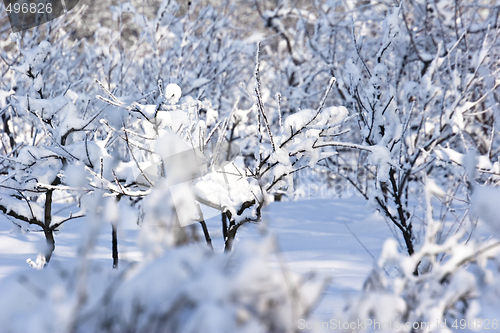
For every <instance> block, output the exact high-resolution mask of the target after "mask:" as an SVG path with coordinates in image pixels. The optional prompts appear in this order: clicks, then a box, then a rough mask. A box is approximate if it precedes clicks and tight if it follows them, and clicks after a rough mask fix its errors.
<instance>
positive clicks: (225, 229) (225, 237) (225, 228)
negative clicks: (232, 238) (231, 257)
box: [221, 212, 227, 242]
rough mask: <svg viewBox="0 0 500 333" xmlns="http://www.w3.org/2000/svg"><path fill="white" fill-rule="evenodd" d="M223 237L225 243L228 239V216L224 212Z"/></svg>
mask: <svg viewBox="0 0 500 333" xmlns="http://www.w3.org/2000/svg"><path fill="white" fill-rule="evenodd" d="M221 216H222V236H223V237H224V242H225V241H226V239H227V215H226V213H225V212H222V214H221Z"/></svg>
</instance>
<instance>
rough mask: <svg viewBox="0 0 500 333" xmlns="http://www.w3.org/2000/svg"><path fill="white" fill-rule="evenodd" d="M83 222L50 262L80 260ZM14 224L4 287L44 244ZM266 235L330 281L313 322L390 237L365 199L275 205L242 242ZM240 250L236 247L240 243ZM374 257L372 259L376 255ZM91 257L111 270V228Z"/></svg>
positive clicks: (293, 260) (1, 223)
mask: <svg viewBox="0 0 500 333" xmlns="http://www.w3.org/2000/svg"><path fill="white" fill-rule="evenodd" d="M83 222H84V221H83V220H74V221H70V222H69V223H67V224H66V225H65V227H64V229H63V230H61V232H60V233H59V234H58V235H57V236H56V250H55V252H54V254H53V257H52V261H51V264H54V265H58V264H63V263H64V262H65V261H69V260H72V259H73V258H75V257H76V251H77V244H78V243H79V242H78V239H79V235H80V234H81V233H80V231H79V230H80V227H81V225H82V223H83ZM207 224H208V226H209V229H210V233H211V236H212V238H213V243H214V247H215V250H216V251H222V246H223V242H222V232H221V227H220V217H217V218H213V219H210V220H208V221H207ZM12 226H13V225H12V223H11V222H10V221H8V220H7V219H6V218H5V217H4V216H2V217H0V283H1V279H2V278H3V277H5V276H6V275H8V274H10V273H12V272H14V271H15V270H16V269H18V268H25V267H26V266H27V263H26V260H27V259H28V258H31V259H32V260H35V259H36V257H37V254H38V252H39V249H40V248H41V247H42V246H43V244H44V238H43V234H42V233H33V232H32V233H28V234H24V235H23V234H20V233H16V232H13V230H15V228H12ZM135 232H136V227H135V226H134V224H133V222H132V221H131V223H129V224H128V225H127V226H123V227H122V229H121V236H120V238H119V251H120V259H121V260H127V259H128V260H134V259H137V258H139V256H140V251H139V250H138V248H137V247H136V244H135V243H134V242H135V241H134V239H135V237H134V233H135ZM263 234H270V235H273V236H274V237H276V239H277V240H278V244H279V247H280V250H281V252H282V253H281V254H282V257H283V259H284V260H283V263H284V264H285V265H287V266H288V267H289V268H290V269H291V270H292V271H295V272H298V273H307V272H316V273H318V274H322V275H324V276H329V277H330V278H331V281H330V284H329V286H328V288H327V289H326V290H325V293H324V296H323V298H322V300H321V301H320V303H319V304H318V305H317V307H316V309H315V311H314V314H313V318H317V319H322V320H323V319H328V318H332V317H331V316H332V315H333V314H334V313H335V312H336V310H338V309H340V308H341V307H342V305H343V304H344V302H345V299H346V298H347V297H349V295H353V294H354V293H356V292H358V291H360V290H361V288H362V285H363V282H364V280H365V278H366V276H367V274H368V272H369V271H370V269H371V267H372V264H373V260H374V259H373V258H377V257H378V256H379V254H380V250H381V247H382V245H383V241H384V240H385V239H386V238H387V237H390V236H391V232H390V230H389V228H388V226H387V224H386V223H385V221H384V219H383V218H382V217H381V216H380V215H378V214H373V213H370V209H369V208H368V207H367V206H366V201H365V200H364V199H362V198H357V197H353V198H347V199H313V200H304V201H296V202H275V203H272V204H271V205H270V206H268V207H267V208H266V210H265V213H264V215H263V222H262V223H260V224H247V225H245V226H244V227H242V228H240V230H239V231H238V239H237V240H240V241H241V240H244V239H252V238H253V239H255V238H258V237H262V235H263ZM236 246H237V245H236ZM372 256H373V257H372ZM93 257H94V258H95V259H96V260H100V261H103V262H109V267H110V269H111V227H110V226H109V228H107V226H103V228H102V231H101V235H100V237H99V241H98V244H97V246H96V248H95V251H94V254H93Z"/></svg>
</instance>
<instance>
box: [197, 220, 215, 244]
mask: <svg viewBox="0 0 500 333" xmlns="http://www.w3.org/2000/svg"><path fill="white" fill-rule="evenodd" d="M200 224H201V228H202V229H203V234H204V235H205V240H206V241H207V244H208V246H209V247H210V248H211V249H212V250H213V249H214V247H213V245H212V239H211V238H210V233H209V232H208V228H207V224H206V223H205V221H204V220H201V221H200Z"/></svg>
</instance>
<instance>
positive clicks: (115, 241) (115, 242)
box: [111, 224, 118, 269]
mask: <svg viewBox="0 0 500 333" xmlns="http://www.w3.org/2000/svg"><path fill="white" fill-rule="evenodd" d="M111 228H112V230H111V243H112V244H111V245H112V247H113V249H112V253H113V254H112V256H113V268H114V269H116V268H118V237H117V235H116V226H115V225H114V224H111Z"/></svg>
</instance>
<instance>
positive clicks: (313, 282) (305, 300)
mask: <svg viewBox="0 0 500 333" xmlns="http://www.w3.org/2000/svg"><path fill="white" fill-rule="evenodd" d="M274 251H275V249H274V242H273V241H272V240H271V239H267V240H266V241H264V242H258V243H246V244H242V246H239V247H238V249H237V250H235V251H234V252H233V253H232V254H231V255H226V254H223V253H221V254H217V253H214V252H212V251H208V250H207V249H205V248H202V247H200V246H198V245H190V246H185V247H181V248H176V249H173V250H171V251H167V252H165V253H164V254H163V255H161V256H159V257H156V258H155V259H153V260H146V261H143V262H141V263H134V264H130V263H129V264H124V265H122V267H121V268H120V269H119V270H110V269H109V266H108V265H106V266H103V265H98V264H95V263H92V262H87V261H86V259H84V258H80V259H81V260H78V261H75V262H74V263H65V264H64V266H63V265H60V264H59V262H57V261H53V262H52V263H51V265H49V266H48V267H47V268H45V269H43V270H39V271H32V270H30V271H26V272H19V273H18V274H16V275H14V276H11V277H9V278H6V279H4V280H3V281H2V283H1V284H0V295H2V297H1V299H0V308H1V309H2V311H0V332H9V333H13V332H213V333H218V332H228V333H229V332H252V333H253V332H290V331H292V330H293V325H294V323H295V322H296V320H298V318H303V317H304V316H306V315H307V313H308V312H309V310H310V309H311V306H312V304H314V302H315V300H316V297H317V296H318V294H319V293H320V292H321V290H322V285H323V284H322V282H321V281H320V280H318V279H312V278H307V277H300V276H298V275H295V274H293V273H291V272H289V271H285V270H280V269H272V268H270V266H269V263H268V259H269V257H270V256H272V254H273V252H274Z"/></svg>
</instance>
